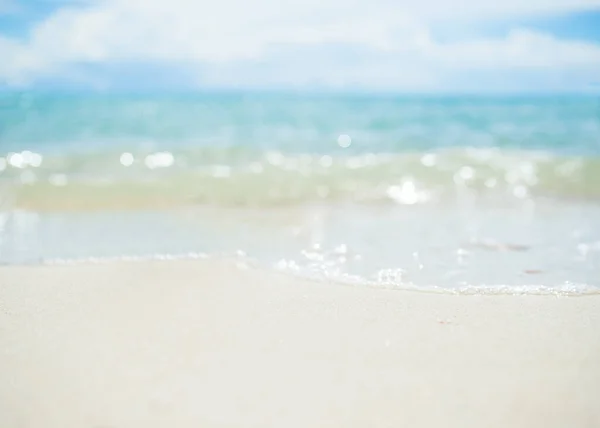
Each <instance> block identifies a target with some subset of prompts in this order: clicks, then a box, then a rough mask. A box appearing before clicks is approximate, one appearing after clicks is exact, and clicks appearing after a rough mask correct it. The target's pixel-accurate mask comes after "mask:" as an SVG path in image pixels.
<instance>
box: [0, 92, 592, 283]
mask: <svg viewBox="0 0 600 428" xmlns="http://www.w3.org/2000/svg"><path fill="white" fill-rule="evenodd" d="M0 197H1V198H2V199H1V200H2V205H1V208H0V209H1V210H2V211H1V218H0V225H1V226H0V262H4V263H39V262H57V261H63V262H64V261H75V260H88V261H89V260H105V259H110V258H114V257H117V258H119V257H121V258H122V257H134V256H135V257H142V258H143V257H175V256H178V257H179V256H181V257H198V256H200V255H202V256H204V255H206V256H213V255H217V254H221V255H228V256H235V257H242V258H243V259H244V260H245V263H256V264H258V265H261V266H268V267H270V268H275V269H282V270H284V271H287V272H290V273H297V274H303V275H306V274H308V275H311V276H316V277H317V278H331V279H336V280H343V281H351V282H359V283H365V284H366V283H368V284H379V285H386V286H399V287H405V286H410V287H418V288H419V287H420V288H426V287H430V288H431V287H439V288H441V289H445V290H454V291H456V290H463V291H465V290H473V289H475V290H486V292H489V291H490V290H496V291H498V290H513V291H518V290H521V291H523V290H525V291H528V292H531V291H535V290H537V291H540V290H545V291H548V290H549V291H557V292H558V291H560V292H583V291H586V290H587V291H589V290H590V289H591V290H597V289H598V288H597V287H598V286H600V208H599V207H600V205H599V204H598V202H599V201H600V100H599V99H597V98H594V97H582V96H578V97H577V96H554V97H553V96H538V97H516V96H514V97H476V96H471V97H458V96H453V97H433V96H410V97H409V96H403V97H400V96H367V95H299V94H296V95H283V94H241V93H220V94H217V93H213V94H204V95H202V94H194V95H160V96H158V95H153V96H151V95H123V94H121V95H98V94H95V95H82V94H71V95H65V94H62V95H56V94H54V95H53V94H37V93H22V94H2V95H0ZM241 255H243V256H241Z"/></svg>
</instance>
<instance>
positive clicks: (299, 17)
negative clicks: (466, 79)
mask: <svg viewBox="0 0 600 428" xmlns="http://www.w3.org/2000/svg"><path fill="white" fill-rule="evenodd" d="M88 3H89V4H87V5H83V6H82V5H79V6H78V7H69V6H64V7H62V8H60V9H58V10H57V11H56V12H55V13H54V14H52V15H51V16H49V17H48V18H47V19H46V20H44V21H42V22H41V23H38V24H37V25H36V26H35V27H34V28H33V29H32V30H31V32H30V34H29V37H28V38H27V39H26V40H23V41H20V40H14V39H10V38H7V37H1V36H0V58H3V61H2V63H0V81H1V80H4V81H5V82H7V83H8V84H26V83H28V82H31V81H35V79H37V78H39V77H40V76H47V75H49V74H55V73H61V72H64V70H66V69H68V68H69V67H70V66H71V65H73V64H77V63H89V62H91V63H110V62H116V61H131V62H135V61H151V62H159V63H170V64H173V63H175V64H186V65H187V66H198V67H202V69H203V70H205V72H206V73H205V74H206V76H207V77H206V79H207V80H208V81H211V80H212V81H218V80H221V81H223V82H224V81H230V82H234V81H235V80H236V71H237V74H239V75H240V76H241V75H243V74H246V72H245V71H244V69H245V68H247V69H248V70H249V71H252V70H255V73H256V74H257V76H256V78H258V79H259V80H260V79H262V80H266V81H267V82H266V83H268V80H269V79H272V80H273V81H285V80H286V78H285V76H283V78H282V70H285V73H288V74H290V75H291V76H295V77H293V78H292V77H289V78H288V80H290V79H291V80H294V81H296V82H297V83H299V84H300V83H301V81H302V80H305V81H311V80H315V79H317V80H320V81H323V82H327V81H336V79H337V80H339V79H340V72H341V73H342V74H344V79H346V80H347V81H352V82H357V81H360V80H364V81H373V80H374V79H379V80H380V82H378V83H381V82H388V83H390V82H392V81H394V80H397V82H396V83H398V84H401V83H403V82H404V83H406V84H411V82H413V83H414V82H421V83H423V84H425V85H427V84H429V85H432V84H433V82H434V81H435V80H436V76H440V75H441V74H443V73H444V72H445V71H451V72H456V71H460V70H465V71H466V70H489V69H511V70H512V69H542V68H555V69H557V70H558V69H560V70H569V69H580V68H584V69H593V70H597V71H599V72H600V46H596V45H593V44H588V43H582V42H566V41H561V40H557V39H555V38H553V37H551V36H549V35H544V34H539V33H534V32H531V31H527V30H515V31H513V32H512V33H511V34H509V35H508V36H507V37H506V38H505V39H496V40H473V41H467V42H462V43H454V44H441V43H439V42H437V41H436V40H433V39H432V37H431V36H430V33H429V26H430V25H431V23H432V22H438V21H440V20H453V19H469V20H477V19H482V18H484V17H489V16H495V17H499V16H512V15H523V14H530V13H540V12H544V13H551V12H561V11H565V10H573V9H578V8H583V7H589V6H598V5H600V0H554V1H552V0H530V1H529V2H522V1H517V0H506V1H503V2H496V1H491V0H490V1H487V2H478V1H477V0H468V1H467V2H466V3H465V2H463V3H461V6H458V5H459V3H455V2H448V1H443V0H421V1H419V2H413V1H410V2H409V1H408V0H404V1H402V0H397V1H394V0H377V1H374V2H368V1H367V0H360V1H358V0H346V1H342V0H329V1H327V0H287V1H285V2H284V3H282V2H275V1H274V0H254V1H253V2H252V3H248V2H245V1H244V0H220V1H218V2H214V3H213V2H208V0H170V1H164V0H101V1H97V2H94V3H92V2H88ZM329 45H352V46H355V47H356V48H357V49H361V50H365V49H366V50H371V51H373V52H377V53H378V54H377V55H376V56H375V57H374V58H372V61H378V63H370V64H366V65H365V64H358V65H357V64H355V65H353V66H351V67H350V68H346V69H342V70H340V66H338V65H337V63H336V62H335V61H333V60H330V61H325V62H326V63H328V65H327V67H323V66H319V65H318V64H317V65H314V64H310V63H308V62H309V60H310V59H311V55H307V56H306V59H305V61H302V58H299V59H297V60H296V61H291V64H294V65H293V66H291V65H290V56H286V59H285V60H281V61H282V62H279V63H277V62H276V61H275V59H276V58H277V55H273V51H274V50H275V51H277V50H278V49H279V50H281V49H285V50H288V51H290V52H294V50H295V49H297V48H298V47H302V46H310V47H313V48H314V49H316V50H319V49H320V48H321V47H323V46H329ZM299 51H302V52H304V50H303V49H300V50H299ZM292 57H293V55H292ZM228 64H234V65H235V67H237V69H233V68H232V67H231V66H230V65H228ZM256 64H262V65H263V66H262V67H260V66H259V67H257V66H256ZM269 64H270V65H269ZM402 64H404V66H403V68H405V70H403V72H398V70H397V67H398V65H400V66H402ZM266 65H269V66H268V67H267V66H266ZM407 65H408V67H407ZM240 67H241V68H240ZM256 70H261V72H260V73H258V72H256ZM278 71H279V72H278ZM250 74H251V73H250ZM238 79H239V77H238ZM402 79H404V81H403V82H402V81H401V80H402ZM241 80H244V79H243V78H242V79H241ZM246 80H247V78H246ZM205 81H206V80H205ZM266 83H265V84H266Z"/></svg>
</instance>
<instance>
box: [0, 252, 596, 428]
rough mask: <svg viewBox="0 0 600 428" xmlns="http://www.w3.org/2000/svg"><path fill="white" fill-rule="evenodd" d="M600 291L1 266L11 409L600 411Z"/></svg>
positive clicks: (2, 357)
mask: <svg viewBox="0 0 600 428" xmlns="http://www.w3.org/2000/svg"><path fill="white" fill-rule="evenodd" d="M599 396H600V295H595V296H581V297H557V296H481V295H479V296H457V295H449V294H448V295H446V294H427V293H419V292H409V291H398V290H387V289H375V288H368V287H361V286H344V285H339V284H333V283H323V282H321V283H319V282H311V281H308V280H301V279H297V278H292V277H289V276H286V275H283V274H278V273H275V272H267V271H262V270H256V269H240V268H237V267H236V266H235V265H234V264H233V263H232V262H228V261H218V260H199V261H168V262H159V261H156V262H132V263H126V262H120V263H107V264H96V265H91V264H90V265H83V264H82V265H73V266H5V267H2V268H0V427H2V428H13V427H14V428H20V427H28V428H88V427H89V428H109V427H110V428H137V427H140V428H142V427H143V428H152V427H173V428H175V427H177V428H182V427H190V428H191V427H194V428H197V427H205V428H211V427H240V428H242V427H243V428H248V427H257V428H258V427H261V428H266V427H278V428H279V427H286V428H296V427H297V428H308V427H340V428H341V427H343V428H350V427H361V428H363V427H364V428H367V427H394V428H398V427H413V428H414V427H457V428H470V427H473V428H474V427H478V428H481V427H486V428H495V427H498V428H499V427H503V428H505V427H511V428H520V427H523V428H524V427H527V428H532V427H533V428H535V427H540V428H542V427H543V428H551V427H557V428H558V427H560V428H564V427H571V428H576V427H577V428H582V427H590V428H593V427H599V426H600V405H599V404H598V397H599Z"/></svg>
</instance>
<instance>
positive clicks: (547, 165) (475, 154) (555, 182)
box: [0, 147, 600, 210]
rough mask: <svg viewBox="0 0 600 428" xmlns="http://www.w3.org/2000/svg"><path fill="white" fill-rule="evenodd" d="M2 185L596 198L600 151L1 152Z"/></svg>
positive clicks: (310, 196) (217, 194)
mask: <svg viewBox="0 0 600 428" xmlns="http://www.w3.org/2000/svg"><path fill="white" fill-rule="evenodd" d="M0 184H1V185H2V186H1V187H0V191H1V192H2V195H3V199H4V200H5V201H10V203H12V204H13V206H17V207H22V208H31V209H47V210H60V209H87V210H89V209H134V208H160V207H171V206H187V205H197V204H210V205H219V206H259V207H260V206H278V205H294V204H306V203H319V202H328V201H329V202H338V201H341V202H353V203H394V204H406V205H413V204H426V203H436V202H443V201H451V200H456V199H457V198H464V197H469V196H474V197H478V198H480V199H482V200H487V199H489V200H498V201H501V200H524V199H530V198H538V197H551V198H569V199H571V198H575V199H583V200H598V199H600V157H584V156H560V155H556V154H550V153H547V152H541V151H540V152H536V151H507V150H500V149H470V148H463V149H452V150H437V151H429V152H407V153H377V154H375V153H354V154H347V152H344V153H340V152H338V153H325V154H314V153H313V154H302V153H282V152H277V151H264V152H257V151H250V150H248V149H243V148H236V147H232V148H227V149H196V150H178V151H158V152H128V151H114V152H102V153H77V154H67V155H59V154H54V155H46V156H43V155H42V154H39V153H34V152H31V151H24V152H19V153H8V154H6V155H5V156H3V157H0Z"/></svg>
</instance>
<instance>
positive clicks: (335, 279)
mask: <svg viewBox="0 0 600 428" xmlns="http://www.w3.org/2000/svg"><path fill="white" fill-rule="evenodd" d="M186 260H187V261H192V260H214V261H217V260H224V261H226V262H231V263H232V266H234V267H236V268H238V269H253V270H257V271H264V272H270V273H276V274H281V275H290V276H292V277H295V278H299V279H303V280H310V281H315V282H321V283H327V282H329V283H335V284H340V285H347V286H358V287H369V288H376V289H388V290H399V291H411V292H418V293H429V294H446V295H458V296H460V295H470V296H475V295H484V296H526V295H531V296H557V297H581V296H592V295H600V288H598V287H594V286H591V285H588V284H582V283H571V282H567V283H564V284H561V285H560V286H553V287H549V286H546V285H541V284H531V285H519V286H512V285H466V286H461V287H453V288H448V287H440V286H435V285H416V284H412V283H408V282H398V281H381V280H378V281H375V280H369V279H367V278H363V277H360V276H357V275H350V274H342V273H338V272H329V271H319V272H315V271H311V270H309V269H302V268H297V269H289V268H280V267H278V266H277V264H274V265H271V266H268V265H265V264H264V263H261V262H258V261H257V260H255V259H253V258H251V257H248V256H247V255H245V254H244V253H243V252H237V253H234V254H228V253H226V254H207V253H200V252H197V253H196V252H190V253H184V254H152V255H145V256H116V257H83V258H71V259H58V258H57V259H43V260H41V261H40V264H41V265H44V266H60V265H89V264H111V263H131V262H149V261H186Z"/></svg>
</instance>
